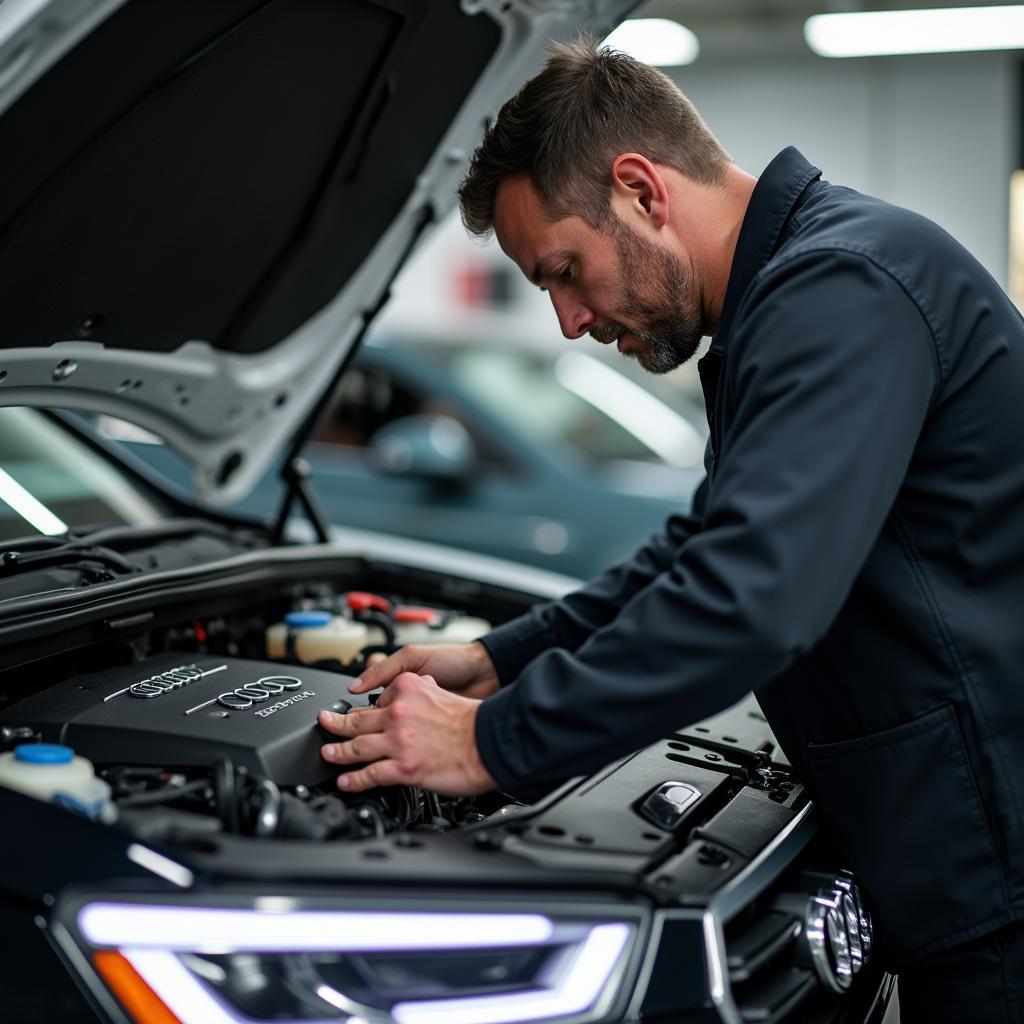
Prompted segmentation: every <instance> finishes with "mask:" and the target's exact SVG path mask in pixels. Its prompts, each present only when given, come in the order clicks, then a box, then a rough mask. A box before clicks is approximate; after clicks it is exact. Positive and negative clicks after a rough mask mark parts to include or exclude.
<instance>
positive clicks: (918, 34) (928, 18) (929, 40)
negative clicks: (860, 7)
mask: <svg viewBox="0 0 1024 1024" xmlns="http://www.w3.org/2000/svg"><path fill="white" fill-rule="evenodd" d="M804 39H805V40H806V41H807V45H808V46H809V47H810V48H811V49H812V50H813V51H814V52H815V53H816V54H818V55H819V56H821V57H879V56H884V55H894V54H901V53H955V52H962V51H977V50H1016V49H1020V48H1022V47H1024V5H1021V4H1014V5H1004V6H1000V7H944V8H939V9H935V10H921V11H851V12H848V13H843V14H816V15H814V17H812V18H808V19H807V21H806V22H805V23H804Z"/></svg>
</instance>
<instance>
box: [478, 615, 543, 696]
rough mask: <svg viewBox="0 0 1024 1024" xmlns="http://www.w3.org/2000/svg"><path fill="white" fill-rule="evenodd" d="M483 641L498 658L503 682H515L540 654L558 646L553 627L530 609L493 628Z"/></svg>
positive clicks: (494, 658) (481, 640)
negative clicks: (530, 611) (546, 624)
mask: <svg viewBox="0 0 1024 1024" xmlns="http://www.w3.org/2000/svg"><path fill="white" fill-rule="evenodd" d="M479 643H481V644H483V645H484V649H485V650H486V651H487V653H488V654H489V655H490V658H491V661H492V662H494V671H495V672H496V673H497V676H498V682H499V683H500V684H501V685H502V686H506V685H507V684H508V683H511V682H512V681H513V680H514V679H515V678H516V677H517V676H518V675H519V673H520V672H521V671H522V670H523V668H524V667H525V666H526V665H528V664H529V663H530V662H531V661H533V659H534V658H536V657H537V655H539V654H543V653H544V651H546V650H547V649H548V648H549V647H553V646H554V643H553V641H552V637H551V634H550V630H549V629H548V628H547V627H546V626H545V625H544V624H543V623H540V622H538V621H537V620H536V618H534V616H533V615H532V614H530V613H527V614H526V615H521V616H520V617H519V618H518V619H513V620H512V621H511V622H507V623H505V625H504V626H498V627H497V629H493V630H491V632H490V633H488V634H487V635H486V636H482V637H481V638H480V640H479Z"/></svg>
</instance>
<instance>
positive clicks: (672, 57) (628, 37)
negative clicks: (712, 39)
mask: <svg viewBox="0 0 1024 1024" xmlns="http://www.w3.org/2000/svg"><path fill="white" fill-rule="evenodd" d="M602 45H604V46H610V47H611V48H612V49H613V50H621V51H622V52H623V53H627V54H629V56H630V57H634V58H635V59H636V60H641V61H643V62H644V63H645V64H653V65H654V66H655V67H659V68H671V67H680V66H682V65H683V64H692V63H693V62H694V61H695V60H696V59H697V54H698V53H700V43H699V42H697V37H696V36H695V35H694V34H693V33H692V32H691V31H690V30H689V29H688V28H685V27H684V26H682V25H680V24H679V22H678V21H671V20H670V19H668V18H631V19H630V20H629V21H624V22H623V23H622V24H621V25H620V26H619V27H618V28H617V29H616V30H615V31H614V32H612V34H611V35H610V36H608V38H607V39H605V41H604V43H603V44H602Z"/></svg>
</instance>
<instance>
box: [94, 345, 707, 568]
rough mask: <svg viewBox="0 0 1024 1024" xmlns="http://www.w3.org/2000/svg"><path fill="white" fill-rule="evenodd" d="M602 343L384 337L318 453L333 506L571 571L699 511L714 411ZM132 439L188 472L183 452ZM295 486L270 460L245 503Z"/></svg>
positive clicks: (139, 449) (368, 349) (251, 505)
mask: <svg viewBox="0 0 1024 1024" xmlns="http://www.w3.org/2000/svg"><path fill="white" fill-rule="evenodd" d="M592 348H593V349H595V350H596V351H587V350H585V349H584V348H583V343H581V344H580V346H579V347H574V346H568V345H567V346H566V347H565V348H564V349H552V348H550V347H543V348H542V347H534V346H530V345H527V344H517V345H507V346H505V345H502V346H499V345H497V344H496V343H494V342H469V341H458V342H456V341H440V340H429V341H428V340H424V339H422V338H416V339H401V338H395V337H391V338H387V339H378V340H375V339H371V340H370V341H368V343H367V344H365V345H364V346H363V348H362V350H361V351H360V352H359V355H358V357H357V359H356V361H355V364H354V365H353V366H352V367H351V368H350V369H349V371H348V372H347V373H346V374H345V376H344V378H343V380H342V383H341V385H340V387H339V388H338V390H337V392H336V393H335V394H334V396H333V397H332V400H331V402H330V404H329V406H328V408H327V412H326V414H325V416H324V419H323V421H322V423H321V425H320V427H319V429H318V431H317V432H316V433H315V435H314V439H313V440H312V441H311V442H310V443H309V444H308V445H307V446H306V449H305V450H304V453H303V454H304V456H305V458H306V459H307V461H308V462H309V464H310V466H311V468H312V471H313V484H314V488H315V491H316V494H317V496H318V497H319V499H320V501H321V503H322V504H323V506H324V508H325V510H326V512H327V514H328V517H329V518H330V519H331V521H332V522H334V523H337V524H340V525H343V526H349V527H356V528H360V529H372V530H377V531H383V532H387V533H392V534H398V535H400V536H406V537H413V538H416V539H419V540H427V541H431V542H435V543H439V544H446V545H451V546H455V547H462V548H467V549H470V550H472V551H478V552H482V553H484V554H488V555H494V556H497V557H501V558H507V559H513V560H515V561H519V562H525V563H528V564H532V565H537V566H541V567H543V568H545V569H550V570H553V571H556V572H560V573H564V574H566V575H570V576H579V577H588V576H591V575H593V574H595V573H597V572H599V571H600V570H601V569H603V568H605V567H607V566H608V565H609V564H611V563H612V562H614V561H615V560H616V559H619V558H621V557H624V556H626V555H628V554H629V553H630V552H631V551H632V550H633V548H634V547H635V546H636V545H637V544H638V543H639V542H640V541H641V540H642V539H643V538H644V537H646V536H647V535H648V534H649V533H650V532H651V531H652V530H654V529H656V528H658V527H659V526H660V525H661V524H662V523H663V522H664V520H665V518H666V517H667V516H668V515H670V514H672V513H673V512H681V511H682V512H685V511H686V510H688V509H689V507H690V500H691V495H692V493H693V490H694V488H695V487H696V485H697V484H698V483H699V482H700V479H701V478H702V476H703V465H702V457H703V449H704V442H705V435H706V424H705V423H704V420H703V411H702V410H701V409H700V408H699V407H698V406H697V405H696V404H694V403H692V402H691V401H690V400H688V399H687V398H686V396H685V395H684V394H682V393H680V392H678V390H677V389H669V388H667V387H662V388H661V389H660V391H659V392H658V393H655V392H654V391H652V390H651V389H652V388H653V387H657V385H658V383H659V382H658V381H656V380H654V379H646V375H642V374H641V372H640V371H638V370H635V369H634V367H633V366H632V364H628V363H625V362H624V361H623V360H622V358H621V357H619V356H616V357H615V359H616V360H617V362H616V364H614V365H613V364H612V363H611V362H610V361H609V360H606V359H605V358H602V354H603V350H600V349H597V346H592ZM619 364H621V365H619ZM639 380H643V384H641V383H638V381H639ZM99 426H100V429H101V430H102V431H103V432H104V433H106V434H107V435H108V436H114V437H117V436H118V432H119V429H121V428H119V426H118V425H117V424H116V423H112V422H111V421H109V420H103V421H101V422H100V424H99ZM130 444H131V448H132V449H133V451H134V452H135V453H136V454H139V455H141V456H142V457H143V458H144V459H145V460H146V462H148V463H149V464H150V465H151V466H155V467H156V468H159V469H160V470H161V471H162V472H163V473H164V474H165V475H168V476H170V477H171V478H172V479H175V480H176V481H177V482H178V483H186V482H187V471H186V469H185V466H184V463H182V462H180V461H179V460H178V459H177V458H176V457H175V456H174V455H173V453H172V452H170V451H169V450H167V449H165V448H163V446H159V445H154V444H152V443H148V444H147V443H139V442H130ZM281 499H282V485H281V482H280V479H279V478H278V476H277V474H276V472H271V473H269V474H267V475H266V476H265V477H263V479H262V480H261V481H260V482H259V483H258V485H257V486H256V488H255V489H254V490H253V491H252V492H251V493H250V495H249V496H248V497H247V498H246V499H245V501H244V502H243V503H241V504H240V505H238V506H236V508H237V509H238V510H239V511H244V512H246V513H249V514H257V515H267V516H270V515H274V514H276V512H277V511H278V509H279V507H280V503H281Z"/></svg>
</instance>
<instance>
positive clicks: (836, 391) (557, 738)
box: [476, 250, 939, 792]
mask: <svg viewBox="0 0 1024 1024" xmlns="http://www.w3.org/2000/svg"><path fill="white" fill-rule="evenodd" d="M725 359H726V363H725V367H724V370H723V374H722V381H721V384H720V387H722V388H726V389H727V390H726V391H725V393H724V395H723V399H724V403H725V405H726V407H727V408H728V409H729V410H730V416H729V419H728V422H727V423H725V424H724V429H723V432H722V436H721V437H720V439H719V441H718V447H719V451H718V459H717V467H716V469H715V472H714V475H713V477H712V479H711V481H710V484H709V486H708V489H707V492H706V495H705V499H704V502H705V504H704V516H703V522H702V526H701V529H700V530H699V531H696V532H692V533H686V531H679V532H677V533H676V534H674V535H670V534H666V536H665V539H664V541H663V545H662V546H661V547H659V548H658V549H657V554H656V555H655V554H651V555H649V556H645V557H646V558H647V561H646V562H645V569H646V573H641V574H640V575H639V576H638V578H637V582H638V583H639V586H637V587H636V588H635V589H634V590H633V592H632V593H628V588H623V592H624V593H625V594H626V599H625V600H624V602H623V603H622V605H621V607H620V608H619V610H618V612H617V614H614V616H613V617H606V615H605V613H606V612H607V611H608V607H609V606H608V605H607V604H606V603H603V602H602V603H601V614H599V615H595V616H592V617H588V615H587V614H585V613H584V614H580V615H578V616H576V617H575V618H573V620H572V621H573V629H574V630H575V629H578V630H579V631H580V632H581V633H582V632H584V631H585V630H586V628H587V626H588V625H589V624H590V623H591V622H593V623H594V624H595V625H596V627H597V628H595V629H594V630H593V631H592V632H590V633H589V634H587V635H585V636H583V637H578V636H577V635H576V634H574V635H573V640H574V641H576V642H574V643H572V644H566V645H564V646H561V647H559V646H557V645H555V646H553V647H552V649H549V650H546V651H545V652H544V653H541V654H539V655H538V656H536V657H534V658H533V660H531V661H530V662H529V664H528V665H526V667H525V668H523V669H522V671H521V672H520V673H519V675H518V678H517V679H516V680H515V682H514V683H512V684H511V685H509V686H506V687H504V688H503V689H502V690H501V691H499V693H497V694H495V695H494V696H493V697H491V698H489V699H488V700H486V701H485V702H484V703H483V705H482V706H481V708H480V711H479V714H478V716H477V726H476V730H477V732H476V735H477V742H478V746H479V749H480V753H481V757H482V759H483V762H484V764H485V766H486V767H487V769H488V770H489V771H490V773H491V775H492V776H493V777H494V779H495V780H496V781H497V783H498V784H499V786H501V787H502V788H503V789H506V790H509V791H511V792H515V791H516V788H517V786H519V785H520V784H521V783H524V782H526V781H527V780H529V781H531V782H539V781H542V780H560V779H564V778H567V777H570V776H572V775H577V774H580V773H581V772H588V771H593V770H596V769H597V768H599V767H601V766H602V765H604V764H606V763H608V762H609V761H610V760H612V759H613V758H615V757H618V756H621V755H624V754H626V753H629V752H630V751H633V750H636V749H638V748H639V747H641V746H643V745H645V744H646V743H650V742H653V741H654V740H655V739H657V738H658V737H660V736H664V735H666V734H669V733H670V732H671V731H672V730H674V729H676V728H678V727H682V726H684V725H687V724H690V723H692V722H694V721H698V720H700V719H701V718H704V717H707V716H709V715H711V714H714V713H716V712H718V711H720V710H722V709H724V708H726V707H728V706H729V705H731V704H732V703H734V702H735V701H736V700H738V699H739V698H740V697H741V696H743V694H745V693H746V692H748V691H749V690H752V689H757V688H758V687H759V686H761V685H762V684H764V683H766V682H767V681H769V680H770V679H771V678H773V677H774V676H775V675H777V674H778V673H780V672H781V671H783V670H784V669H786V668H787V667H788V666H789V665H790V664H791V663H792V662H793V661H794V660H795V659H797V658H799V657H800V655H801V654H802V653H803V652H805V651H807V650H808V649H809V648H810V647H812V646H813V645H814V644H815V642H816V641H817V640H818V639H819V638H820V637H822V636H823V635H824V633H825V631H826V630H827V628H828V627H829V625H830V623H831V622H832V621H833V619H834V618H835V616H836V615H837V614H838V612H839V610H840V608H841V607H842V604H843V602H844V600H845V598H846V595H847V594H848V593H849V591H850V589H851V587H852V585H853V582H854V580H855V578H856V576H857V574H858V572H859V570H860V567H861V566H862V565H863V563H864V561H865V560H866V558H867V555H868V553H869V552H870V550H871V548H872V546H873V544H874V542H875V538H876V537H877V536H878V533H879V531H880V529H881V527H882V525H883V523H884V521H885V519H886V516H887V515H888V512H889V509H890V508H891V506H892V504H893V501H894V499H895V497H896V495H897V492H898V491H899V488H900V485H901V482H902V480H903V478H904V475H905V473H906V470H907V467H908V465H909V463H910V459H911V456H912V453H913V450H914V446H915V443H916V440H917V437H918V435H919V433H920V431H921V429H922V426H923V424H924V421H925V418H926V416H927V413H928V409H929V406H930V403H931V402H932V401H933V399H934V397H935V394H936V392H937V389H938V386H939V371H938V364H937V355H936V348H935V341H934V339H933V337H932V333H931V331H930V329H929V326H928V324H927V322H926V320H925V318H924V316H923V315H922V313H921V311H920V310H919V308H918V307H917V305H916V304H915V302H913V301H912V300H911V299H910V298H909V297H908V295H907V294H906V292H905V291H904V289H903V287H902V285H901V284H900V283H899V282H897V281H896V280H895V279H894V278H893V277H891V276H890V275H889V274H888V273H887V272H886V271H884V270H883V269H880V268H879V267H878V266H876V265H875V264H874V263H872V262H871V261H870V260H869V259H868V258H866V257H864V256H861V255H857V254H852V253H847V252H843V251H835V250H829V251H814V252H805V253H803V254H800V255H796V256H793V257H790V258H788V259H787V261H786V262H785V263H783V264H782V265H776V264H771V265H769V267H767V268H765V270H763V271H762V272H761V275H759V277H758V278H756V279H755V280H754V282H753V283H752V285H751V286H750V288H749V289H748V291H747V294H746V295H745V296H744V299H743V301H742V303H741V306H740V308H739V310H738V311H737V316H736V320H735V327H734V330H733V333H732V336H731V337H730V339H729V341H728V344H727V349H726V355H725ZM673 540H675V541H677V546H676V548H675V549H674V550H671V544H672V543H673ZM598 582H600V581H598ZM583 594H586V591H584V592H583ZM582 600H583V604H584V607H585V606H586V598H583V599H582ZM541 614H542V615H543V614H544V613H543V612H542V613H541ZM558 628H562V627H560V626H559V627H558ZM555 639H557V635H556V636H555Z"/></svg>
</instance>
